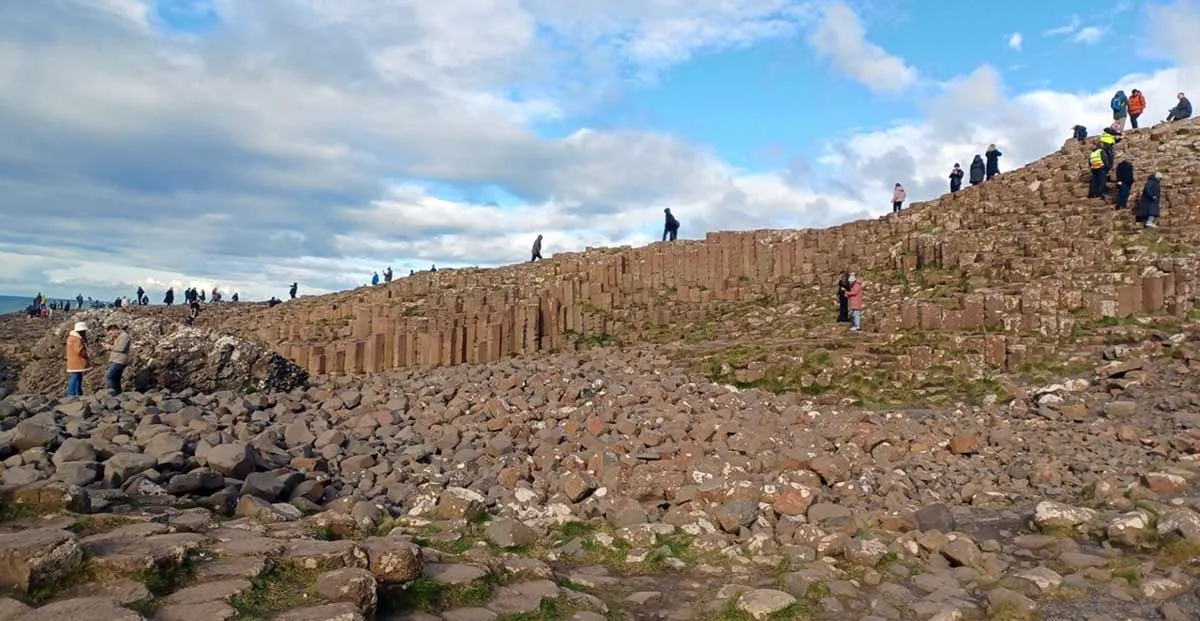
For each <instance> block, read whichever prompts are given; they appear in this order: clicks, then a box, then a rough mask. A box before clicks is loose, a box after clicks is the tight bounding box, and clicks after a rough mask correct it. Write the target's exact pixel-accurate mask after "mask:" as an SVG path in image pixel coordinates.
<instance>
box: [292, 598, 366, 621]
mask: <svg viewBox="0 0 1200 621" xmlns="http://www.w3.org/2000/svg"><path fill="white" fill-rule="evenodd" d="M366 619H367V618H366V617H364V616H363V613H361V612H359V611H358V609H357V608H355V607H354V604H348V603H344V602H343V603H341V604H326V605H324V606H310V607H308V608H297V609H295V610H289V611H287V612H285V613H282V614H278V615H275V619H274V621H366Z"/></svg>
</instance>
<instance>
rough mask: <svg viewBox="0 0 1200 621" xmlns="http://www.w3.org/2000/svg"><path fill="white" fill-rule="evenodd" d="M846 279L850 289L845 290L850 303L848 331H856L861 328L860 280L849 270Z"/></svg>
mask: <svg viewBox="0 0 1200 621" xmlns="http://www.w3.org/2000/svg"><path fill="white" fill-rule="evenodd" d="M847 281H848V282H849V283H850V289H849V290H848V291H846V299H847V300H848V301H849V304H850V331H851V332H858V331H859V330H862V309H863V299H862V298H863V291H862V281H861V280H859V279H858V275H857V274H855V273H854V272H850V276H848V277H847Z"/></svg>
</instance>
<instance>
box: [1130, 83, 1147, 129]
mask: <svg viewBox="0 0 1200 621" xmlns="http://www.w3.org/2000/svg"><path fill="white" fill-rule="evenodd" d="M1145 111H1146V96H1145V95H1143V94H1142V91H1139V90H1138V89H1136V88H1135V89H1133V92H1131V93H1129V124H1130V125H1132V126H1133V128H1134V129H1137V128H1138V124H1137V120H1138V117H1139V116H1142V113H1143V112H1145Z"/></svg>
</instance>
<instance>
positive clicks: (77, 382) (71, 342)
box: [67, 321, 88, 397]
mask: <svg viewBox="0 0 1200 621" xmlns="http://www.w3.org/2000/svg"><path fill="white" fill-rule="evenodd" d="M87 331H88V326H87V324H86V323H84V322H82V321H78V322H76V323H75V327H74V329H73V330H71V332H70V333H69V334H67V396H68V397H82V396H83V374H84V373H86V372H87V368H88V350H87Z"/></svg>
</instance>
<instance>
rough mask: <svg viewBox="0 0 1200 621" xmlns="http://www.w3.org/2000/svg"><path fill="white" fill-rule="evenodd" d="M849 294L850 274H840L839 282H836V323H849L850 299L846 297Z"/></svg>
mask: <svg viewBox="0 0 1200 621" xmlns="http://www.w3.org/2000/svg"><path fill="white" fill-rule="evenodd" d="M849 293H850V272H842V278H841V280H838V294H837V295H838V298H837V299H838V316H837V322H838V323H850V299H849V298H847V297H846V296H847V295H848V294H849Z"/></svg>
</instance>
